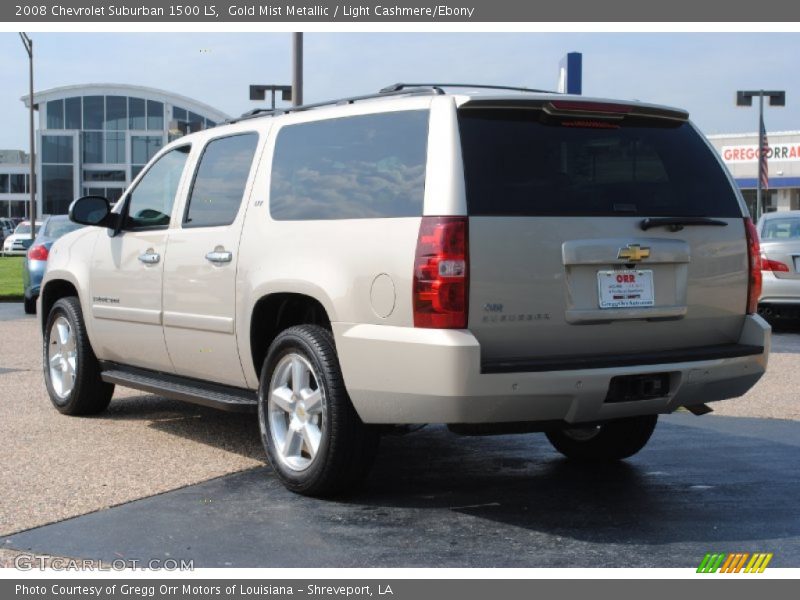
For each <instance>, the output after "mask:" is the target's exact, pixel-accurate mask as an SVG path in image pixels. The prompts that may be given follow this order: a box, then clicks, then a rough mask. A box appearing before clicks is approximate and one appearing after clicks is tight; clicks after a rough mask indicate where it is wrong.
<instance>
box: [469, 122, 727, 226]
mask: <svg viewBox="0 0 800 600" xmlns="http://www.w3.org/2000/svg"><path fill="white" fill-rule="evenodd" d="M459 127H460V131H461V145H462V154H463V157H464V170H465V180H466V188H467V204H468V208H469V213H470V214H472V215H488V216H492V215H520V216H537V215H542V216H584V215H585V216H612V215H613V216H619V215H625V214H627V215H642V216H664V217H673V216H681V217H683V216H709V217H741V216H742V215H741V209H740V207H739V204H738V200H737V197H736V195H735V192H734V191H733V189H732V188H731V185H730V182H729V180H728V178H727V176H726V174H725V172H724V170H723V169H722V168H721V167H720V165H719V163H718V161H717V159H716V157H715V156H714V154H713V151H712V150H711V149H710V148H709V147H708V146H707V145H706V144H705V142H704V141H703V140H702V139H701V137H700V136H699V135H698V134H697V132H696V131H695V130H694V129H693V128H692V127H691V125H690V124H689V123H686V122H675V121H666V120H655V119H647V118H643V117H631V116H629V117H626V118H625V119H623V120H622V121H621V122H613V121H594V120H591V119H583V118H580V119H576V118H574V117H566V118H564V117H553V116H549V115H547V114H546V113H544V112H543V111H540V110H521V109H462V110H461V111H460V113H459Z"/></svg>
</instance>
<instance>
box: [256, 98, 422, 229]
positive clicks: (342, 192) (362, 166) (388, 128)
mask: <svg viewBox="0 0 800 600" xmlns="http://www.w3.org/2000/svg"><path fill="white" fill-rule="evenodd" d="M427 139H428V111H421V110H415V111H401V112H390V113H380V114H373V115H359V116H354V117H344V118H340V119H328V120H324V121H314V122H311V123H299V124H296V125H287V126H285V127H283V128H282V129H281V130H280V131H279V132H278V137H277V139H276V142H275V153H274V158H273V162H272V181H271V184H270V214H271V215H272V218H273V219H276V220H281V221H285V220H310V219H369V218H379V217H412V216H419V215H421V214H422V203H423V197H424V194H425V163H426V156H427Z"/></svg>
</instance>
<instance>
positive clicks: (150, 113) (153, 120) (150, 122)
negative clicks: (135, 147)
mask: <svg viewBox="0 0 800 600" xmlns="http://www.w3.org/2000/svg"><path fill="white" fill-rule="evenodd" d="M147 129H148V130H151V131H152V130H154V129H164V103H163V102H156V101H155V100H148V101H147Z"/></svg>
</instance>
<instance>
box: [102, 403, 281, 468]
mask: <svg viewBox="0 0 800 600" xmlns="http://www.w3.org/2000/svg"><path fill="white" fill-rule="evenodd" d="M92 418H96V419H108V420H112V421H146V422H148V427H150V428H152V429H155V430H158V431H162V432H164V433H168V434H170V435H174V436H178V437H181V438H184V439H187V440H190V441H193V442H198V443H201V444H205V445H208V446H211V447H215V448H219V449H220V450H225V451H228V452H234V453H236V454H239V455H241V456H244V457H246V458H252V459H254V460H258V461H261V462H265V461H266V458H265V456H264V450H263V447H262V446H261V437H260V434H259V431H258V421H257V420H256V416H255V414H243V413H233V412H225V411H221V410H216V409H213V408H207V407H205V406H199V405H196V404H189V403H186V402H180V401H177V400H169V399H167V398H162V397H160V396H156V395H152V394H141V395H136V396H124V397H121V398H117V397H115V398H114V399H113V400H112V401H111V404H110V405H109V407H108V410H107V411H106V412H104V413H102V414H100V415H98V416H96V417H92Z"/></svg>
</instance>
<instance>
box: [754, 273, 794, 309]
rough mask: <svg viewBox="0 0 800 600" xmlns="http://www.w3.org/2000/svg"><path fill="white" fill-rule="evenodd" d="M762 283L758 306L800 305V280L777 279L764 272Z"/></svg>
mask: <svg viewBox="0 0 800 600" xmlns="http://www.w3.org/2000/svg"><path fill="white" fill-rule="evenodd" d="M763 282H764V285H763V288H762V290H761V297H760V298H759V299H758V303H759V304H800V279H778V278H777V277H775V275H773V274H772V272H771V271H764V272H763Z"/></svg>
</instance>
